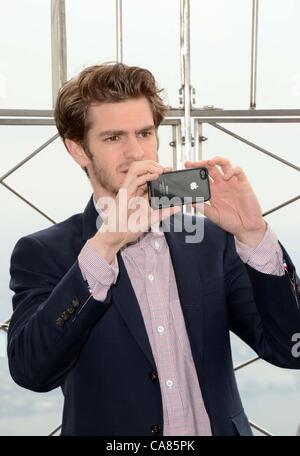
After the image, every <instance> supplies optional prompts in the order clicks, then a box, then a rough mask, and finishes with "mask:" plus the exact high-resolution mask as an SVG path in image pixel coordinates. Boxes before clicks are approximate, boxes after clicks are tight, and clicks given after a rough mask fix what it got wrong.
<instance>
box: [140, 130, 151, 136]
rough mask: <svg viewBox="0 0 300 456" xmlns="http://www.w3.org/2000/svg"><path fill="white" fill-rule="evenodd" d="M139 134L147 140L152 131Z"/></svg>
mask: <svg viewBox="0 0 300 456" xmlns="http://www.w3.org/2000/svg"><path fill="white" fill-rule="evenodd" d="M140 134H141V136H142V137H143V138H147V137H148V136H151V135H152V131H142V132H141V133H140Z"/></svg>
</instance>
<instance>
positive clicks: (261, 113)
mask: <svg viewBox="0 0 300 456" xmlns="http://www.w3.org/2000/svg"><path fill="white" fill-rule="evenodd" d="M258 8H259V0H252V37H251V65H250V80H251V82H250V106H249V109H245V110H223V109H216V108H214V107H204V108H195V107H193V106H192V102H191V100H192V99H193V96H194V95H195V92H194V89H193V88H192V86H191V80H190V74H191V55H190V1H189V0H180V56H181V58H180V71H181V87H180V89H179V95H180V99H179V104H180V105H181V106H180V108H172V109H170V110H169V111H168V113H167V116H166V118H165V120H164V122H163V123H162V125H168V126H171V129H172V141H171V142H170V146H171V147H172V150H173V166H174V168H175V169H178V168H181V167H182V166H183V163H184V161H185V160H186V159H189V160H192V161H195V160H200V159H201V158H202V147H203V142H204V141H205V140H206V139H207V138H205V137H204V136H203V134H202V132H203V124H209V125H211V126H212V127H214V128H216V129H218V130H220V131H222V132H223V133H225V134H227V135H230V136H231V137H233V138H235V139H236V140H238V141H241V142H243V143H244V144H246V145H248V146H250V147H252V148H254V149H256V150H257V151H259V152H261V153H263V154H265V155H268V156H269V157H270V158H272V159H274V160H277V161H279V162H281V163H282V164H283V165H286V166H288V167H290V168H292V169H294V170H297V171H300V168H299V166H297V165H296V164H294V163H291V162H289V161H287V160H285V159H284V158H282V157H280V156H278V155H276V154H274V153H272V152H270V151H269V150H266V149H265V148H262V147H260V146H259V145H257V144H255V143H253V142H251V141H249V140H247V139H246V138H244V137H242V136H240V135H237V134H236V133H234V132H232V131H231V130H229V129H227V128H225V127H223V126H221V125H220V124H222V123H237V124H239V123H254V124H255V123H300V109H260V110H258V109H255V108H256V84H257V53H258V19H259V18H258V12H259V9H258ZM122 10H123V5H122V0H116V60H117V61H120V62H122V61H123V11H122ZM66 42H67V34H66V15H65V0H51V46H52V103H53V104H52V105H53V106H54V105H55V99H56V96H57V92H58V90H59V87H60V86H61V84H62V83H63V82H64V81H65V80H66V77H67V52H66ZM192 119H193V122H192ZM0 125H27V126H30V125H36V126H37V125H55V122H54V118H53V110H36V109H27V110H26V109H0ZM58 137H59V135H58V134H55V135H54V136H52V137H51V138H49V140H47V141H46V142H44V143H43V144H41V146H40V147H38V148H37V149H36V150H34V151H33V152H32V153H31V154H29V155H28V156H27V157H26V158H25V159H24V160H22V161H20V162H19V163H18V164H16V165H15V166H14V167H13V168H11V169H10V170H8V171H7V172H6V173H5V174H3V175H2V176H1V177H0V184H1V185H3V186H4V187H5V188H6V189H7V190H8V191H10V192H12V193H13V194H14V195H15V196H17V197H18V198H20V199H21V200H22V201H23V202H24V203H25V204H27V205H29V206H30V207H31V208H32V209H33V210H35V211H36V212H38V213H39V214H40V215H42V216H43V217H44V218H46V219H47V220H48V221H49V222H50V223H52V224H55V223H56V222H55V221H54V220H53V219H52V218H51V217H49V216H48V215H47V214H46V212H44V211H43V210H41V209H40V208H38V207H36V206H35V205H34V204H32V203H31V202H30V201H28V200H27V199H26V198H24V197H23V196H22V195H21V194H19V193H18V192H17V191H16V190H15V189H13V188H12V187H10V186H9V185H7V184H6V183H5V182H4V181H5V179H6V178H7V177H8V176H10V175H11V174H13V173H14V172H15V171H16V170H17V169H19V168H20V167H21V166H23V165H24V164H25V163H27V162H28V161H29V160H31V159H32V158H34V157H35V156H36V155H37V154H39V153H41V152H42V151H43V150H45V148H46V147H47V146H48V145H49V144H51V143H52V142H53V141H55V140H56V139H57V138H58ZM299 198H300V195H296V196H295V197H293V198H291V199H290V200H288V201H285V202H282V203H280V204H279V205H277V206H276V207H274V208H271V209H269V210H268V211H266V212H265V213H264V214H263V215H264V216H266V215H268V214H270V213H272V212H275V211H278V210H280V209H281V208H282V207H285V206H286V205H288V204H292V203H294V202H295V201H297V200H299ZM8 327H9V320H7V321H5V322H4V323H2V324H0V331H4V332H6V333H7V331H8ZM259 359H260V358H259V357H258V356H256V357H253V358H251V359H249V360H248V361H246V362H243V363H241V364H239V365H237V366H235V368H234V369H235V371H238V370H240V369H242V368H244V367H246V366H248V365H250V364H252V363H254V362H256V361H257V360H259ZM250 425H251V426H252V427H253V428H254V429H256V430H258V431H259V432H261V433H262V434H264V435H272V434H271V433H270V432H269V431H267V430H266V429H264V428H262V427H261V426H258V425H257V424H256V423H254V422H252V421H250ZM60 429H61V425H60V426H58V427H57V428H55V429H54V430H53V431H52V432H51V433H50V434H49V435H55V434H56V433H57V432H58V431H59V430H60Z"/></svg>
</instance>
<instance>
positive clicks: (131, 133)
mask: <svg viewBox="0 0 300 456" xmlns="http://www.w3.org/2000/svg"><path fill="white" fill-rule="evenodd" d="M89 121H90V122H91V128H90V130H89V131H88V135H87V139H88V149H89V156H90V155H91V158H90V164H89V165H88V166H87V168H88V171H89V175H90V179H91V183H92V185H93V188H94V193H95V196H96V197H97V198H99V197H100V196H107V195H114V194H116V193H117V192H118V190H119V189H120V188H121V186H122V183H123V181H124V179H125V176H126V173H127V171H128V168H129V166H130V165H131V163H132V162H134V161H136V160H156V161H157V160H158V157H157V136H156V130H155V126H154V122H153V115H152V111H151V108H150V105H149V102H148V100H147V99H146V98H145V97H141V98H137V99H130V100H126V101H122V102H118V103H103V104H100V105H93V106H91V107H90V109H89Z"/></svg>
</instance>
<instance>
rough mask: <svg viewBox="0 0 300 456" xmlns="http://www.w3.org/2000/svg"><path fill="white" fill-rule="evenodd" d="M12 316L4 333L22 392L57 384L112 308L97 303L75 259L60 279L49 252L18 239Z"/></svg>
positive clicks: (36, 243) (13, 259) (37, 243)
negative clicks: (25, 389) (99, 322)
mask: <svg viewBox="0 0 300 456" xmlns="http://www.w3.org/2000/svg"><path fill="white" fill-rule="evenodd" d="M10 275H11V279H10V288H11V289H12V290H13V291H14V296H13V309H14V312H13V315H12V318H11V321H10V325H9V330H8V346H7V352H8V361H9V368H10V373H11V376H12V377H13V379H14V381H15V382H16V383H17V384H19V385H20V386H22V387H24V388H28V389H31V390H33V391H38V392H42V391H50V390H52V389H54V388H56V387H57V386H59V385H61V383H62V382H63V380H64V378H65V376H66V375H67V374H68V372H69V370H70V369H71V368H72V366H73V365H74V363H76V360H77V358H78V356H79V352H80V349H81V347H82V345H83V344H84V342H85V341H86V339H87V337H88V335H89V333H90V331H91V329H92V327H93V325H94V324H95V323H96V322H97V320H98V319H99V318H101V316H102V315H103V314H104V313H105V311H106V309H107V308H108V307H109V305H110V301H111V292H110V290H109V291H108V293H107V296H106V298H105V300H104V301H96V300H94V299H93V297H92V295H91V294H90V292H89V289H88V287H87V283H86V282H85V280H84V278H83V276H82V273H81V270H80V268H79V265H78V261H77V260H76V261H75V262H74V264H72V265H71V267H70V268H69V270H68V271H67V272H66V273H65V274H64V275H63V276H62V273H61V268H60V267H59V265H58V264H57V263H56V260H55V258H54V257H53V258H52V257H51V252H49V251H48V249H47V247H46V246H45V245H44V244H43V243H42V242H41V241H40V240H39V239H37V238H36V237H34V236H26V237H23V238H21V239H20V240H19V241H18V242H17V244H16V246H15V248H14V250H13V253H12V257H11V265H10Z"/></svg>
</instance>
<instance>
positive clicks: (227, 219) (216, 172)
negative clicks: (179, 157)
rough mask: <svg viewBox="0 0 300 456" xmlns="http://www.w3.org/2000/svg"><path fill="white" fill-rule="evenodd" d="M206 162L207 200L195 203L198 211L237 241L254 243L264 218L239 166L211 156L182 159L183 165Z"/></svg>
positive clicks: (262, 230) (259, 236)
mask: <svg viewBox="0 0 300 456" xmlns="http://www.w3.org/2000/svg"><path fill="white" fill-rule="evenodd" d="M197 166H206V167H207V168H208V173H209V177H210V187H211V199H210V201H209V203H204V205H203V204H201V205H196V206H197V208H199V209H200V211H202V212H204V214H205V215H206V216H207V217H208V218H209V219H211V220H212V221H213V222H214V223H216V224H217V225H219V226H220V227H221V228H223V229H224V230H225V231H228V232H230V233H232V234H233V235H234V236H235V237H236V238H237V239H238V240H239V241H241V242H244V243H245V244H247V245H249V246H251V247H256V246H257V245H258V244H259V243H260V242H261V240H262V239H263V237H264V234H265V231H266V222H265V220H264V219H263V216H262V212H261V208H260V205H259V202H258V199H257V197H256V195H255V193H254V191H253V189H252V187H251V185H250V182H249V181H248V179H247V176H246V174H245V173H244V171H243V170H242V168H240V167H239V166H236V167H233V166H232V165H231V163H230V161H229V160H227V159H226V158H223V157H214V158H212V159H210V160H202V161H199V162H194V163H192V162H190V161H187V162H185V167H186V168H194V167H197Z"/></svg>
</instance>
